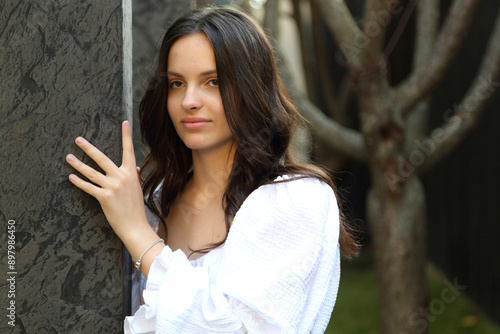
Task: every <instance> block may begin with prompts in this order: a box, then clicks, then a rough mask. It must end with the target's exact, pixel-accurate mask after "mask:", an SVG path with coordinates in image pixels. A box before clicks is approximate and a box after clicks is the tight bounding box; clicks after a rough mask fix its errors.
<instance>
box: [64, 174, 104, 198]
mask: <svg viewBox="0 0 500 334" xmlns="http://www.w3.org/2000/svg"><path fill="white" fill-rule="evenodd" d="M69 180H70V181H71V183H73V184H74V185H75V186H77V187H78V188H80V189H81V190H83V191H85V192H86V193H87V194H89V195H91V196H93V197H95V198H96V199H97V200H99V195H100V191H102V189H101V188H99V187H96V186H95V185H93V184H91V183H89V182H86V181H84V180H82V179H80V178H79V177H78V176H76V175H74V174H70V175H69Z"/></svg>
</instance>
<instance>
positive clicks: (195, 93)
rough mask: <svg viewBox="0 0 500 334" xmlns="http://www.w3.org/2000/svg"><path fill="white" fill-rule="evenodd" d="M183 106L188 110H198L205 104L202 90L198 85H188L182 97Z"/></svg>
mask: <svg viewBox="0 0 500 334" xmlns="http://www.w3.org/2000/svg"><path fill="white" fill-rule="evenodd" d="M181 105H182V108H183V109H184V110H186V111H193V110H198V109H200V108H201V106H202V105H203V103H202V99H201V92H200V91H199V90H198V89H197V88H196V87H188V88H187V89H186V93H185V94H184V98H183V99H182V104H181Z"/></svg>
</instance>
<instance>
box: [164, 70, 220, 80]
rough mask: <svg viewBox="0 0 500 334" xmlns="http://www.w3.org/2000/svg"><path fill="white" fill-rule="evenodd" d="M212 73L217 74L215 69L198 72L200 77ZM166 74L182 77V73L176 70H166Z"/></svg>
mask: <svg viewBox="0 0 500 334" xmlns="http://www.w3.org/2000/svg"><path fill="white" fill-rule="evenodd" d="M213 74H217V70H208V71H204V72H202V73H200V77H207V76H210V75H213ZM167 75H170V76H173V77H179V78H183V77H184V76H183V75H182V74H180V73H177V72H173V71H168V72H167Z"/></svg>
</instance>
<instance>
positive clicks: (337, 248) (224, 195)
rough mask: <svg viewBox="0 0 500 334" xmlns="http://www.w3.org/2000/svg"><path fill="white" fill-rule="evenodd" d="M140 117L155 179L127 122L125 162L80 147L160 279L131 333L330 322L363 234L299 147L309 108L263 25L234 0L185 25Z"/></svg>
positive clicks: (143, 266) (150, 277) (294, 328)
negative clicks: (301, 105) (355, 232)
mask: <svg viewBox="0 0 500 334" xmlns="http://www.w3.org/2000/svg"><path fill="white" fill-rule="evenodd" d="M140 118H141V131H142V135H143V139H144V140H145V142H146V143H147V144H148V145H149V147H150V153H149V155H148V156H147V157H146V159H145V162H144V164H143V166H142V168H141V171H140V174H141V175H144V181H143V183H142V189H141V182H140V179H139V177H138V176H137V172H136V167H135V158H134V151H133V146H132V139H131V131H130V126H129V124H128V122H124V123H123V129H122V137H123V163H122V165H121V167H117V166H115V165H114V164H113V162H112V161H111V160H109V159H108V158H107V157H106V156H105V155H104V154H102V153H101V152H100V151H99V150H97V149H96V148H95V147H93V146H92V145H91V144H90V143H88V142H87V141H85V140H84V139H83V138H81V137H79V138H77V140H76V143H77V144H78V146H79V147H81V148H82V149H83V151H85V152H86V153H87V154H88V155H89V156H90V157H91V158H92V159H93V160H94V161H96V162H97V163H98V165H99V166H100V167H101V168H102V169H103V170H104V171H105V172H106V175H103V174H101V173H98V172H97V171H95V170H93V169H92V168H90V167H89V166H87V165H85V164H83V163H82V162H80V161H78V160H77V159H76V158H75V157H74V156H72V155H68V157H67V160H68V162H69V163H70V164H71V165H72V166H73V167H74V168H75V169H76V170H78V171H79V172H81V174H83V175H84V176H85V177H87V178H88V179H89V180H90V181H92V182H93V183H95V184H97V185H98V186H96V185H93V184H92V183H90V182H87V181H84V180H82V179H80V178H78V177H77V176H75V175H70V180H71V182H73V183H74V184H75V185H76V186H77V187H79V188H80V189H82V190H83V191H85V192H87V193H89V194H90V195H92V196H94V197H95V198H97V199H98V200H99V202H100V204H101V206H102V208H103V211H104V213H105V215H106V218H107V219H108V221H109V223H110V225H111V226H112V228H113V229H114V231H115V232H116V234H117V235H118V236H119V237H120V239H121V240H122V241H123V242H124V244H125V246H126V247H127V249H128V250H129V251H130V253H131V255H132V258H133V259H134V261H136V267H138V268H139V269H140V271H141V272H142V274H143V275H144V277H145V278H147V284H146V288H145V289H144V291H143V299H144V304H143V305H142V306H140V308H139V309H138V311H137V312H136V313H135V315H134V316H133V317H127V319H126V320H125V332H126V333H147V332H154V331H156V332H158V333H322V332H324V330H325V328H326V326H327V324H328V321H329V319H330V314H331V311H332V309H333V305H334V303H335V299H336V295H337V289H338V283H339V277H340V255H339V253H342V254H343V255H344V256H346V257H349V256H351V255H353V254H354V253H355V252H356V250H357V244H356V243H355V242H354V241H353V239H352V238H351V235H350V234H349V232H348V228H347V227H346V225H345V223H344V222H343V221H342V219H340V217H341V216H340V214H339V210H338V206H337V202H336V197H335V194H334V192H333V185H332V182H331V180H330V178H329V177H328V176H327V175H326V174H325V173H324V172H323V171H322V170H320V169H319V168H317V167H314V166H312V165H301V164H298V163H297V162H296V161H295V160H294V158H293V156H292V154H291V153H290V150H289V145H290V140H291V137H292V134H293V131H294V130H295V128H296V126H297V123H298V121H299V120H300V116H299V114H298V112H297V111H296V109H295V108H294V107H293V105H292V104H291V103H290V101H289V100H288V98H287V97H286V95H285V92H284V88H283V86H282V83H281V81H280V79H279V77H278V73H277V69H276V64H275V59H274V55H273V51H272V48H271V45H270V43H269V41H268V39H267V38H266V36H265V34H264V32H263V31H262V29H261V28H260V27H259V26H258V24H256V23H255V22H254V21H253V20H252V19H251V18H250V17H248V16H247V15H245V14H243V13H240V12H238V11H235V10H230V9H221V8H210V9H201V10H194V11H191V12H189V13H187V14H185V15H184V16H183V17H181V18H180V19H178V20H177V21H176V22H174V23H173V25H172V26H171V27H170V28H169V29H168V31H167V33H166V35H165V37H164V39H163V43H162V46H161V50H160V55H159V59H158V66H157V69H156V71H155V74H154V77H153V79H152V80H151V82H150V84H149V87H148V89H147V91H146V93H145V95H144V97H143V99H142V101H141V104H140ZM143 191H144V194H145V195H146V208H144V199H143ZM339 240H340V241H339Z"/></svg>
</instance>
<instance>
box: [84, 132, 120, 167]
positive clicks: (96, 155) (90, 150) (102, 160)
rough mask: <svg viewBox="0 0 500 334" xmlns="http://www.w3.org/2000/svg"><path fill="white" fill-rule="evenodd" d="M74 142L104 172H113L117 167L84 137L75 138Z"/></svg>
mask: <svg viewBox="0 0 500 334" xmlns="http://www.w3.org/2000/svg"><path fill="white" fill-rule="evenodd" d="M75 143H76V144H77V145H78V146H79V147H80V148H81V149H82V150H83V152H85V153H87V155H88V156H89V157H90V158H91V159H92V160H94V161H95V162H96V163H97V164H98V165H99V167H101V168H102V170H103V171H105V172H106V174H114V172H115V171H116V170H117V169H118V167H116V165H115V164H114V163H113V161H111V159H109V158H108V157H107V156H106V155H105V154H104V153H102V152H101V151H99V150H98V149H97V148H96V147H95V146H94V145H92V144H91V143H89V142H88V141H86V140H85V139H84V138H82V137H78V138H76V140H75Z"/></svg>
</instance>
